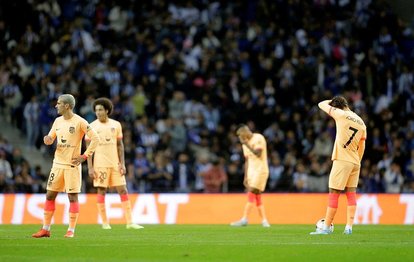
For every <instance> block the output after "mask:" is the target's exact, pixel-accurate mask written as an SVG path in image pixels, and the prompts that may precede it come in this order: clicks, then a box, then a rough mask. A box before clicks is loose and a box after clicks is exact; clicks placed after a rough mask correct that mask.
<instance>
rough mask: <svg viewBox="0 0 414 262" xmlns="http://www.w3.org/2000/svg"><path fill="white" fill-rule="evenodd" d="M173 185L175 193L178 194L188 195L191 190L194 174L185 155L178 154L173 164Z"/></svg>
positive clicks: (187, 156)
mask: <svg viewBox="0 0 414 262" xmlns="http://www.w3.org/2000/svg"><path fill="white" fill-rule="evenodd" d="M174 184H175V191H176V192H179V193H189V192H192V190H193V187H194V173H193V170H192V166H191V162H190V156H189V155H188V154H187V153H184V152H182V153H179V154H178V159H177V161H176V162H175V163H174Z"/></svg>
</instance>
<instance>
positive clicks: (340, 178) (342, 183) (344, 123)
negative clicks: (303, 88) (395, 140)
mask: <svg viewBox="0 0 414 262" xmlns="http://www.w3.org/2000/svg"><path fill="white" fill-rule="evenodd" d="M318 106H319V108H320V109H321V110H323V111H324V112H325V113H327V114H328V115H330V116H331V117H332V118H333V119H334V120H335V125H336V137H335V143H334V148H333V152H332V161H333V162H332V169H331V172H330V174H329V201H328V207H327V209H326V214H325V223H324V225H323V227H322V229H320V230H316V231H315V232H311V233H310V234H312V235H326V234H330V233H332V231H331V230H330V229H329V227H330V225H331V224H332V221H333V219H334V217H335V214H336V211H337V209H338V199H339V195H340V194H341V192H342V191H344V190H345V194H346V197H347V201H348V207H347V222H346V226H345V230H344V234H347V235H349V234H352V225H353V223H354V216H355V211H356V204H357V203H356V188H357V185H358V179H359V173H360V170H361V160H362V156H363V155H364V151H365V140H366V138H367V128H366V126H365V123H364V121H363V120H362V118H361V117H360V116H358V115H357V114H356V113H354V112H353V111H351V109H350V108H349V106H348V101H347V100H346V99H345V98H344V97H343V96H335V97H334V98H333V99H332V100H324V101H322V102H320V103H319V104H318Z"/></svg>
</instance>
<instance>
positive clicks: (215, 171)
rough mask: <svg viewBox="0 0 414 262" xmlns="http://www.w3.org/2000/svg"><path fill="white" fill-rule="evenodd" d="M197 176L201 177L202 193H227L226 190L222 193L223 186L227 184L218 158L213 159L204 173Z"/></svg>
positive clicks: (224, 172) (225, 175)
mask: <svg viewBox="0 0 414 262" xmlns="http://www.w3.org/2000/svg"><path fill="white" fill-rule="evenodd" d="M199 175H200V176H201V177H203V184H204V193H221V192H227V190H226V191H223V186H224V184H225V183H226V182H227V174H226V171H225V170H224V168H223V166H222V164H221V163H220V160H219V159H218V158H214V159H213V160H212V161H211V164H210V165H208V167H206V169H205V171H203V172H201V173H199Z"/></svg>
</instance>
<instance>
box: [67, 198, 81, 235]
mask: <svg viewBox="0 0 414 262" xmlns="http://www.w3.org/2000/svg"><path fill="white" fill-rule="evenodd" d="M68 198H69V227H68V231H67V233H66V234H65V237H74V236H75V228H76V223H77V222H78V217H79V200H78V193H68Z"/></svg>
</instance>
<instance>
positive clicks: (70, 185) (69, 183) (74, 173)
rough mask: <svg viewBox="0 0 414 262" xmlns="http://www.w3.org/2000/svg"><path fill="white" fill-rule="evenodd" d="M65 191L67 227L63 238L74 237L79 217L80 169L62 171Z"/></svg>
mask: <svg viewBox="0 0 414 262" xmlns="http://www.w3.org/2000/svg"><path fill="white" fill-rule="evenodd" d="M64 177H65V190H66V192H67V193H68V198H69V227H68V231H67V233H66V234H65V237H74V236H75V228H76V223H77V222H78V217H79V200H78V194H79V193H80V192H81V186H82V173H81V167H80V166H76V167H73V168H72V169H65V170H64Z"/></svg>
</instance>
